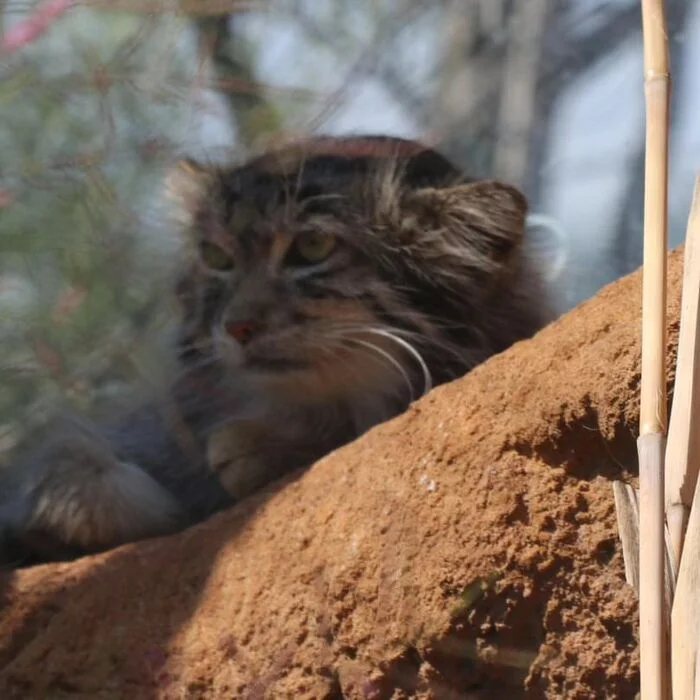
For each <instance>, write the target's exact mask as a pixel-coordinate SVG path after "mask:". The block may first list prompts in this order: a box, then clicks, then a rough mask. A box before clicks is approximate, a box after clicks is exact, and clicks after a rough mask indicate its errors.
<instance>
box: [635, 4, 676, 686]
mask: <svg viewBox="0 0 700 700" xmlns="http://www.w3.org/2000/svg"><path fill="white" fill-rule="evenodd" d="M642 29H643V37H644V93H645V98H646V117H647V119H646V157H645V180H644V270H643V287H642V297H643V299H642V388H641V409H640V436H639V440H638V441H637V446H638V451H639V504H640V525H639V541H640V551H639V567H640V574H639V580H640V589H639V618H640V621H639V637H640V657H641V700H663V698H665V697H666V695H667V688H668V687H669V684H668V666H667V640H666V629H665V621H664V617H665V610H664V607H665V606H664V557H665V552H664V453H665V448H666V440H665V433H666V428H667V415H666V250H667V246H668V231H667V221H668V192H667V190H668V114H669V91H670V75H669V60H668V36H667V31H666V18H665V12H664V3H663V0H642Z"/></svg>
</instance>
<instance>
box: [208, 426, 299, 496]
mask: <svg viewBox="0 0 700 700" xmlns="http://www.w3.org/2000/svg"><path fill="white" fill-rule="evenodd" d="M207 462H208V464H209V468H210V469H211V471H212V472H214V473H215V474H216V475H217V477H218V479H219V481H220V483H221V485H222V486H223V487H224V489H225V490H226V491H227V493H228V494H229V495H230V496H231V497H232V498H233V499H234V500H236V501H240V500H242V499H244V498H246V497H247V496H249V495H250V494H251V493H254V492H255V491H258V490H259V489H261V488H263V487H264V486H266V485H267V484H269V483H270V482H272V481H275V480H276V479H278V478H279V477H280V476H282V475H283V474H284V473H286V472H288V471H290V470H292V469H294V468H295V467H297V466H299V464H298V460H296V459H295V455H294V453H293V451H290V449H289V446H287V445H284V444H282V443H281V440H280V439H279V435H275V434H274V432H273V431H272V430H271V429H270V428H269V427H267V426H265V425H263V424H260V423H257V422H254V421H241V422H237V423H235V424H233V425H230V426H227V427H225V428H222V429H220V430H218V431H217V432H215V433H214V434H213V435H211V436H210V437H209V440H208V444H207Z"/></svg>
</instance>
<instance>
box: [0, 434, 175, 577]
mask: <svg viewBox="0 0 700 700" xmlns="http://www.w3.org/2000/svg"><path fill="white" fill-rule="evenodd" d="M182 521H183V516H182V513H181V510H180V507H179V505H178V503H177V501H176V500H175V498H174V497H173V496H172V495H171V494H170V493H169V492H168V491H167V490H166V489H164V488H163V487H162V486H161V485H160V484H159V483H158V482H156V481H155V480H154V479H153V478H152V477H150V476H149V475H148V474H147V473H146V472H144V471H143V470H141V469H140V468H139V467H138V466H136V465H133V464H129V463H126V462H121V461H119V460H117V459H116V458H115V456H114V454H113V453H112V451H111V449H110V448H109V446H108V445H107V444H105V443H104V442H103V441H102V440H100V439H99V437H97V436H95V435H94V434H91V433H90V432H89V431H71V432H70V433H68V434H64V435H62V436H60V437H54V438H52V439H51V440H49V441H48V442H47V443H46V444H45V445H43V446H42V447H41V448H40V450H39V451H37V452H36V453H34V454H33V455H30V456H29V457H28V458H26V459H25V460H24V461H23V462H21V463H18V464H17V465H15V466H14V467H12V468H11V469H10V470H9V471H8V472H7V473H5V474H3V475H2V478H1V482H0V563H3V564H5V565H10V566H16V565H22V564H28V563H34V562H35V561H51V560H64V559H72V558H75V557H76V556H80V555H81V554H87V553H91V552H96V551H101V550H104V549H109V548H111V547H115V546H118V545H120V544H123V543H125V542H131V541H134V540H138V539H143V538H145V537H150V536H155V535H160V534H165V533H169V532H172V531H174V530H176V529H178V528H179V527H181V526H182V524H183V522H182Z"/></svg>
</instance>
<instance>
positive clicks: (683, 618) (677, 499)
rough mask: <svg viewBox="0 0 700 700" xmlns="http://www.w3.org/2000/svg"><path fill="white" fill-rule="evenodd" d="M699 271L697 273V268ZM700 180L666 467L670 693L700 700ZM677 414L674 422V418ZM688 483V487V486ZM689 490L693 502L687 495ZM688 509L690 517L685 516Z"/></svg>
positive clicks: (688, 252)
mask: <svg viewBox="0 0 700 700" xmlns="http://www.w3.org/2000/svg"><path fill="white" fill-rule="evenodd" d="M696 268H697V269H696ZM698 297H700V177H699V178H697V179H696V181H695V192H694V196H693V204H692V207H691V210H690V216H689V218H688V229H687V234H686V249H685V269H684V278H683V301H682V311H681V333H680V337H679V347H678V369H677V372H676V387H677V388H676V391H675V395H674V401H673V414H672V421H673V422H672V427H675V426H678V427H677V428H676V433H675V438H676V443H674V444H673V445H672V444H670V443H669V450H668V452H667V455H668V461H667V464H668V469H669V478H670V479H673V481H670V483H669V485H670V487H671V488H670V489H669V491H668V495H667V508H668V507H669V506H668V504H669V498H670V499H671V500H670V505H671V509H670V510H669V515H671V516H672V517H671V518H669V527H670V526H673V527H675V528H677V532H676V535H675V536H676V537H677V538H678V546H679V549H680V550H681V553H682V555H681V557H680V567H679V571H678V584H677V588H676V596H675V600H674V603H673V611H672V616H671V643H672V671H673V693H674V697H676V698H686V697H687V698H693V697H697V698H700V683H698V682H696V673H697V669H698V659H699V658H700V601H699V600H698V591H699V590H700V492H699V491H698V486H700V482H699V481H698V479H697V476H698V466H699V465H698V460H699V457H700V453H699V451H698V449H699V447H700V444H699V442H698V440H700V436H699V435H698V431H697V430H693V428H694V426H695V425H697V422H696V421H697V418H698V416H697V412H698V410H700V401H698V400H696V399H697V398H698V396H699V395H700V388H699V387H698V385H699V384H700V382H699V381H697V379H696V377H697V374H696V373H698V372H700V361H696V358H697V356H698V355H699V354H700V343H698V337H697V331H698V314H699V313H700V308H699V307H700V304H699V298H698ZM676 416H678V418H677V419H676ZM691 483H692V485H691ZM691 488H692V489H693V492H694V497H693V500H692V504H690V508H689V503H688V500H689V499H688V493H689V491H690V489H691ZM688 511H689V513H690V515H689V517H688ZM686 518H688V522H687V526H688V529H687V535H686V539H685V543H683V539H682V538H683V524H684V521H685V519H686Z"/></svg>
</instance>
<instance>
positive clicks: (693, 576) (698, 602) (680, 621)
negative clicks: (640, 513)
mask: <svg viewBox="0 0 700 700" xmlns="http://www.w3.org/2000/svg"><path fill="white" fill-rule="evenodd" d="M699 486H700V481H698V482H697V483H696V486H695V497H694V499H693V507H692V508H691V511H690V518H689V519H688V531H687V534H686V538H685V544H684V546H683V556H682V557H681V565H680V569H679V572H678V583H677V585H676V595H675V598H674V601H673V611H672V614H671V639H672V651H673V654H672V657H671V658H672V671H673V675H672V677H673V697H674V698H693V697H695V696H696V695H697V693H698V692H699V691H700V683H696V682H695V676H696V664H697V658H698V654H700V643H699V637H700V635H699V634H698V633H699V632H700V627H699V625H700V596H699V595H698V591H700V490H699V489H698V487H699Z"/></svg>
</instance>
